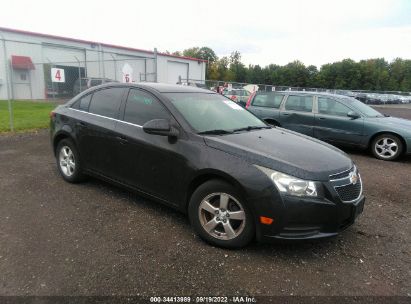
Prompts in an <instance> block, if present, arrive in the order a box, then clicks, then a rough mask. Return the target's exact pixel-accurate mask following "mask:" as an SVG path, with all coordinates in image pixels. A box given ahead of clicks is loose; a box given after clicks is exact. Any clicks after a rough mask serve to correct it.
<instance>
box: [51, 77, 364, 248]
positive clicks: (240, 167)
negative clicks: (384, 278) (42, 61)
mask: <svg viewBox="0 0 411 304" xmlns="http://www.w3.org/2000/svg"><path fill="white" fill-rule="evenodd" d="M50 130H51V142H52V147H53V151H54V153H55V156H56V160H57V167H58V169H59V171H60V173H61V176H62V177H63V178H64V179H65V180H66V181H68V182H79V181H82V180H83V179H84V177H85V175H92V176H95V177H98V178H101V179H104V180H106V181H109V182H111V183H114V184H117V185H120V186H122V187H126V188H128V189H130V190H134V191H138V192H139V193H141V194H143V195H146V196H148V197H150V198H152V199H154V200H156V201H159V202H161V203H164V204H167V205H169V206H172V207H175V208H177V209H179V210H181V211H182V212H186V213H188V216H189V219H190V222H191V224H192V226H193V227H194V229H195V231H196V232H197V233H198V234H199V235H200V236H201V237H202V238H203V239H204V240H206V241H208V242H210V243H212V244H214V245H217V246H223V247H230V248H233V247H241V246H245V245H246V244H248V243H249V242H250V241H251V240H252V239H253V238H254V237H255V236H256V237H257V239H258V240H264V241H269V240H273V239H306V238H321V237H328V236H334V235H336V234H337V233H339V232H340V231H342V230H344V229H345V228H347V227H348V226H350V225H351V224H352V223H353V222H354V220H355V218H356V217H357V215H358V214H359V213H361V212H362V210H363V206H364V200H365V199H364V196H363V188H362V182H361V178H360V175H359V173H358V169H357V168H356V166H355V165H354V164H353V162H352V161H351V159H350V158H349V157H347V155H346V154H344V153H343V152H341V151H340V150H338V149H336V148H334V147H332V146H330V145H327V144H324V143H322V142H320V141H317V140H315V139H312V138H310V137H307V136H304V135H301V134H298V133H294V132H291V131H286V130H284V129H278V128H275V127H271V126H268V125H267V124H265V123H264V122H263V121H261V120H260V119H258V118H257V117H256V116H254V115H253V114H251V113H250V112H248V111H247V110H245V109H244V108H242V107H241V106H239V105H238V104H236V103H235V102H233V101H231V100H228V99H227V98H226V97H224V96H221V95H220V94H216V93H214V92H211V91H207V90H203V89H200V88H194V87H189V86H177V85H164V84H148V83H146V84H139V85H137V84H110V85H102V86H98V87H95V88H92V89H89V90H87V91H85V92H83V93H82V94H80V95H79V96H76V97H75V98H73V99H72V100H70V101H69V102H68V103H66V104H65V105H62V106H58V107H57V108H56V109H55V110H54V111H53V112H52V113H51V129H50Z"/></svg>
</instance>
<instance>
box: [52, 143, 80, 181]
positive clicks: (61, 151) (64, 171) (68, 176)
mask: <svg viewBox="0 0 411 304" xmlns="http://www.w3.org/2000/svg"><path fill="white" fill-rule="evenodd" d="M56 162H57V167H58V169H59V172H60V174H61V176H62V177H63V178H64V180H65V181H67V182H69V183H78V182H81V181H83V180H84V174H83V173H82V171H81V165H80V157H79V154H78V152H77V148H76V145H75V144H74V143H73V141H72V140H70V139H68V138H66V139H63V140H61V141H60V142H59V143H58V145H57V148H56Z"/></svg>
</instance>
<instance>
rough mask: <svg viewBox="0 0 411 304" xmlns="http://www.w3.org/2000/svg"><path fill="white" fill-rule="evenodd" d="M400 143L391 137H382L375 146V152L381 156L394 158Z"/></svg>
mask: <svg viewBox="0 0 411 304" xmlns="http://www.w3.org/2000/svg"><path fill="white" fill-rule="evenodd" d="M398 149H399V147H398V143H397V142H396V141H395V140H394V139H392V138H389V137H382V138H380V139H379V140H378V141H377V142H376V143H375V146H374V150H375V153H376V154H377V155H378V156H379V157H381V158H392V157H394V156H395V155H396V154H397V153H398Z"/></svg>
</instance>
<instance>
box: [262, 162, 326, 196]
mask: <svg viewBox="0 0 411 304" xmlns="http://www.w3.org/2000/svg"><path fill="white" fill-rule="evenodd" d="M256 167H257V168H258V169H259V170H261V171H262V172H264V173H265V174H266V175H267V176H268V177H269V178H270V179H271V180H272V181H273V183H274V185H275V186H276V187H277V189H278V190H279V191H280V192H282V193H286V194H289V195H295V196H310V197H317V196H318V193H317V187H316V185H315V182H313V181H307V180H302V179H299V178H296V177H294V176H290V175H287V174H284V173H281V172H278V171H274V170H271V169H268V168H264V167H260V166H257V165H256Z"/></svg>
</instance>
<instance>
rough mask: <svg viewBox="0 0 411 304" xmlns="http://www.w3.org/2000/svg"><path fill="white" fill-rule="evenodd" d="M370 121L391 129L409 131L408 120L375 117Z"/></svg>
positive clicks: (410, 124)
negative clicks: (373, 120)
mask: <svg viewBox="0 0 411 304" xmlns="http://www.w3.org/2000/svg"><path fill="white" fill-rule="evenodd" d="M372 119H375V121H376V122H378V123H379V124H381V125H385V126H391V127H396V128H398V127H399V128H401V129H404V128H405V129H407V130H408V131H411V120H408V119H404V118H398V117H376V118H372Z"/></svg>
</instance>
